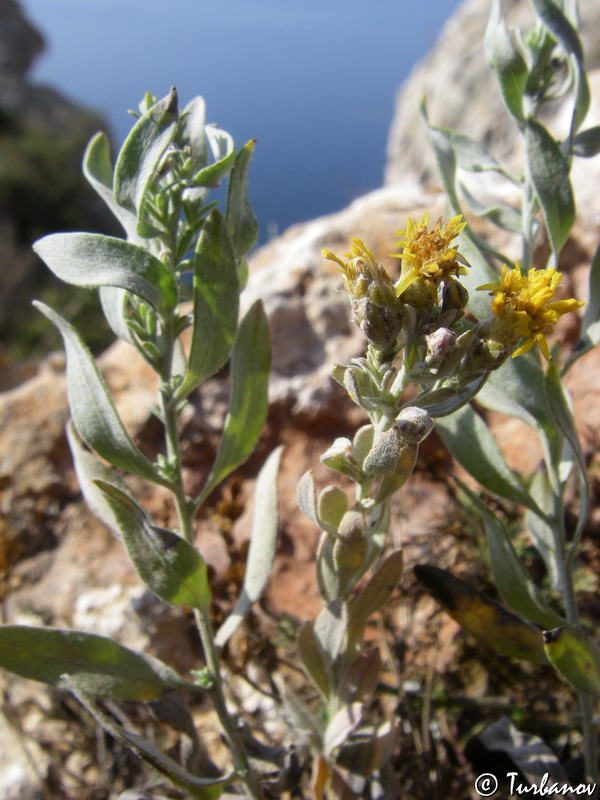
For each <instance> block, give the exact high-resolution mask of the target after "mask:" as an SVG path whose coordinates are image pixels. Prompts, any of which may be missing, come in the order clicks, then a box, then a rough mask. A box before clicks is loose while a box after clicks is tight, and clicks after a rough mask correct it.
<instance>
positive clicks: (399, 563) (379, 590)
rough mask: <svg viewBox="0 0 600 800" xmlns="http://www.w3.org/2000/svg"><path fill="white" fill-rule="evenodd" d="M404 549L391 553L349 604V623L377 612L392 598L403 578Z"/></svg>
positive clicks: (353, 623) (365, 618)
mask: <svg viewBox="0 0 600 800" xmlns="http://www.w3.org/2000/svg"><path fill="white" fill-rule="evenodd" d="M402 569H403V557H402V550H396V551H395V552H393V553H390V555H389V556H387V557H386V558H385V559H384V560H383V561H382V562H381V564H380V565H379V566H378V567H377V569H376V570H375V571H374V572H373V575H372V576H371V577H370V578H369V580H368V582H367V583H366V585H365V586H364V587H363V589H362V590H361V592H360V594H359V595H357V596H356V597H355V598H354V599H353V600H351V601H350V603H349V605H348V624H349V625H355V624H357V623H360V622H364V621H366V620H367V619H368V618H369V617H370V616H371V615H372V614H376V613H377V612H378V611H379V610H380V609H381V608H383V606H384V605H385V604H386V603H387V601H388V600H389V599H390V597H391V595H392V592H393V591H394V590H395V589H396V587H397V586H398V584H399V583H400V579H401V578H402Z"/></svg>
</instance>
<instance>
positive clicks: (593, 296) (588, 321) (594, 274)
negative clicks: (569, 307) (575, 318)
mask: <svg viewBox="0 0 600 800" xmlns="http://www.w3.org/2000/svg"><path fill="white" fill-rule="evenodd" d="M588 287H589V288H588V300H587V303H586V304H585V315H584V317H583V324H582V326H581V338H580V340H579V341H578V342H577V344H576V345H575V347H574V348H573V352H572V354H571V355H570V357H569V358H568V359H567V363H566V364H565V367H564V371H565V372H566V371H567V370H568V369H569V368H570V367H571V366H572V364H574V363H575V361H577V359H578V358H580V357H581V356H583V355H585V353H588V352H589V351H590V350H591V349H592V348H593V347H595V346H596V345H597V344H598V342H600V245H598V247H597V248H596V252H595V254H594V258H593V259H592V266H591V269H590V277H589V284H588Z"/></svg>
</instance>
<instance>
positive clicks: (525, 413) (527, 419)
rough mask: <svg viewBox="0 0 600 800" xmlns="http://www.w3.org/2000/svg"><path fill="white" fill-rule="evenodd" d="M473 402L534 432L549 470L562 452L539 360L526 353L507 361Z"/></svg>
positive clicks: (490, 378) (494, 373)
mask: <svg viewBox="0 0 600 800" xmlns="http://www.w3.org/2000/svg"><path fill="white" fill-rule="evenodd" d="M477 400H478V402H479V403H481V404H482V405H483V406H485V407H486V408H489V409H490V410H491V411H498V412H500V413H501V414H507V415H509V416H514V417H516V418H517V419H520V420H521V421H522V422H524V423H525V424H526V425H528V426H529V427H530V428H532V429H533V430H534V431H536V433H537V434H538V435H539V437H540V441H541V444H542V448H543V451H544V460H545V462H546V464H547V465H548V467H549V469H552V466H551V465H552V464H553V463H554V462H555V460H556V459H557V458H559V457H560V453H561V451H562V437H561V436H560V434H559V433H558V432H557V430H556V425H555V424H554V420H553V419H552V415H551V413H550V409H549V407H548V402H547V399H546V391H545V388H544V372H543V370H542V368H541V366H540V362H539V359H537V358H535V356H534V355H533V354H529V353H527V354H524V355H521V356H519V357H518V358H511V359H509V360H508V361H507V362H506V363H504V364H503V365H502V368H501V369H500V370H497V371H496V372H492V374H491V375H490V377H489V378H488V380H487V382H486V384H485V386H484V387H483V388H482V389H481V391H480V392H479V394H478V395H477Z"/></svg>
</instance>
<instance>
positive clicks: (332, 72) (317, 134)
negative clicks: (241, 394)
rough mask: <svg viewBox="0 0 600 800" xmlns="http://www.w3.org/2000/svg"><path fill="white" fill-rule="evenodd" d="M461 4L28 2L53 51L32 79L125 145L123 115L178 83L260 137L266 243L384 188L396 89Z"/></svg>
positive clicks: (242, 130) (228, 121)
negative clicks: (101, 118)
mask: <svg viewBox="0 0 600 800" xmlns="http://www.w3.org/2000/svg"><path fill="white" fill-rule="evenodd" d="M457 4H458V3H457V0H425V2H420V3H417V2H409V0H220V1H218V2H215V1H214V0H213V2H208V1H207V0H170V2H169V0H23V6H24V9H25V11H26V13H27V14H28V16H29V17H30V19H31V20H32V21H33V22H34V24H36V26H37V27H39V29H40V30H41V31H42V33H43V34H44V36H45V37H46V39H47V42H48V48H47V51H46V53H45V54H44V55H43V56H42V57H41V58H40V60H39V62H38V63H37V64H36V66H35V68H34V70H33V75H32V77H33V79H34V80H35V81H37V82H40V83H48V84H52V85H54V86H56V87H57V88H59V89H60V90H61V91H63V92H64V93H65V94H66V95H67V96H68V97H70V98H71V99H73V100H76V101H79V102H82V103H85V104H87V105H89V106H91V107H93V108H96V109H98V110H99V111H101V112H103V113H104V114H105V115H106V118H107V119H108V121H109V124H110V125H111V128H112V132H113V135H114V137H115V139H116V140H117V141H119V142H120V141H122V139H123V138H124V137H125V135H126V133H127V131H128V130H129V127H130V125H131V122H132V119H131V117H130V116H129V115H128V114H127V113H126V110H127V109H128V108H135V107H137V103H138V102H139V100H140V99H141V97H142V96H143V94H144V93H145V92H146V91H147V90H148V91H151V92H152V93H153V94H155V95H157V96H163V95H165V94H166V93H167V92H168V90H169V87H170V86H171V85H172V84H173V85H175V86H176V87H177V89H178V91H179V96H180V101H181V104H182V105H185V104H186V103H187V102H188V100H189V99H190V98H191V97H193V96H194V95H197V94H201V95H202V96H203V97H204V99H205V100H206V103H207V121H209V122H217V123H218V124H219V125H220V126H221V127H222V128H224V129H225V130H227V131H229V132H230V133H231V134H232V135H233V137H234V139H235V141H236V143H237V144H238V146H239V145H242V144H243V143H244V142H245V141H247V140H248V139H251V138H256V139H257V140H258V143H257V147H256V150H255V157H254V164H253V171H252V177H251V184H250V196H251V200H252V203H253V205H254V208H255V211H256V213H257V216H258V218H259V221H260V223H261V240H262V241H265V240H266V238H267V237H268V236H270V235H272V234H273V233H275V232H276V231H279V232H281V231H283V230H284V229H285V228H286V227H288V226H289V225H291V224H292V223H294V222H299V221H302V220H307V219H311V218H313V217H317V216H320V215H322V214H327V213H330V212H332V211H337V210H339V209H341V208H343V207H344V206H346V205H347V204H348V203H349V202H350V201H351V200H352V199H354V198H355V197H357V196H359V195H361V194H363V193H365V192H367V191H369V190H371V189H374V188H376V187H377V186H380V185H381V183H382V174H383V166H384V162H385V148H386V142H387V135H388V130H389V126H390V123H391V119H392V114H393V108H394V95H395V92H396V89H397V88H398V86H399V85H400V84H401V83H402V82H403V80H404V79H405V78H406V77H407V75H408V73H409V72H410V70H411V68H412V67H413V66H414V65H415V63H416V62H417V61H418V60H419V59H420V58H421V57H423V56H424V55H425V54H426V53H427V51H428V50H429V49H430V48H431V46H432V45H433V43H434V42H435V40H436V38H437V36H438V34H439V32H440V28H441V27H442V25H443V24H444V22H445V20H446V19H447V18H448V17H449V16H450V15H451V13H452V12H453V11H454V9H455V8H456V6H457ZM415 117H416V109H415ZM415 123H416V124H419V122H418V120H417V119H416V120H415Z"/></svg>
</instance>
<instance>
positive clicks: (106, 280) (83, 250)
mask: <svg viewBox="0 0 600 800" xmlns="http://www.w3.org/2000/svg"><path fill="white" fill-rule="evenodd" d="M33 249H34V250H35V251H36V253H37V254H38V255H39V256H40V258H42V259H43V260H44V261H45V262H46V264H47V265H48V267H49V268H50V269H51V270H52V272H53V273H54V274H55V275H56V276H57V277H58V278H60V279H61V280H63V281H66V282H67V283H71V284H73V285H74V286H84V287H91V288H97V287H100V286H115V287H118V288H120V289H126V290H127V291H128V292H133V294H136V295H138V296H139V297H141V298H142V299H143V300H145V301H146V302H147V303H149V304H150V305H151V306H153V307H154V308H156V309H172V308H174V307H175V305H176V303H177V285H176V283H175V279H174V277H173V275H172V274H171V273H170V272H169V270H168V269H167V268H166V267H165V266H164V264H163V263H162V261H159V259H158V258H156V256H153V255H152V254H151V253H149V252H148V251H147V250H145V249H144V248H143V247H139V246H138V245H136V244H132V243H131V242H126V241H124V240H123V239H117V238H115V237H113V236H103V235H102V234H99V233H52V234H50V236H44V237H43V238H42V239H38V240H37V242H35V244H34V245H33Z"/></svg>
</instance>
